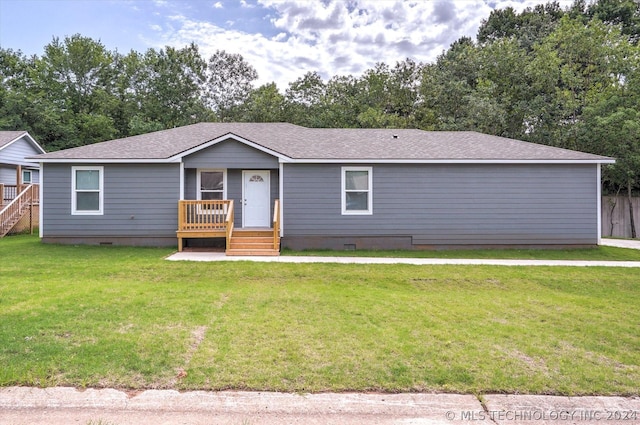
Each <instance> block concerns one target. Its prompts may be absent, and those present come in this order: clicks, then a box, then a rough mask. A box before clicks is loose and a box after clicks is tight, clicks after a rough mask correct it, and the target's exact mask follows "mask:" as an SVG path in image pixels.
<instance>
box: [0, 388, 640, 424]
mask: <svg viewBox="0 0 640 425" xmlns="http://www.w3.org/2000/svg"><path fill="white" fill-rule="evenodd" d="M481 399H482V402H481V401H480V399H479V398H478V397H476V396H474V395H460V394H435V393H416V394H361V393H345V394H289V393H261V392H236V391H222V392H207V391H193V392H185V393H179V392H177V391H173V390H163V391H158V390H148V391H144V392H141V393H138V394H127V393H125V392H122V391H118V390H113V389H102V390H95V389H87V390H84V391H79V390H76V389H74V388H61V387H58V388H45V389H39V388H26V387H9V388H2V389H0V424H2V425H23V424H24V425H26V424H30V425H39V424H42V425H44V424H47V425H62V424H65V425H66V424H81V425H88V424H93V425H98V424H100V425H127V424H131V425H133V424H136V425H151V424H153V425H163V424H166V425H169V424H171V425H173V424H194V425H200V424H202V425H204V424H207V425H212V424H216V425H222V424H230V425H231V424H233V425H243V424H246V425H258V424H264V425H270V424H346V425H349V424H396V425H421V424H425V425H426V424H456V423H476V424H494V425H495V424H508V425H514V424H536V425H538V424H582V423H606V424H625V425H629V424H639V423H640V399H639V398H637V397H636V398H625V397H554V396H527V395H503V394H487V395H483V396H482V397H481Z"/></svg>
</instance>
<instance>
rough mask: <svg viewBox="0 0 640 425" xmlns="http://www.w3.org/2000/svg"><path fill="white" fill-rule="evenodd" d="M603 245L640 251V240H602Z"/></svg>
mask: <svg viewBox="0 0 640 425" xmlns="http://www.w3.org/2000/svg"><path fill="white" fill-rule="evenodd" d="M601 244H602V245H605V246H615V247H617V248H630V249H640V239H611V238H602V241H601Z"/></svg>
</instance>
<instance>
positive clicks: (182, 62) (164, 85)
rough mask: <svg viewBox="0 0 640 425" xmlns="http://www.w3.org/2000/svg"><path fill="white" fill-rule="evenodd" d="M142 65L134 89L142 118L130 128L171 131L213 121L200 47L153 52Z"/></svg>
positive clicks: (145, 58) (149, 52) (167, 48)
mask: <svg viewBox="0 0 640 425" xmlns="http://www.w3.org/2000/svg"><path fill="white" fill-rule="evenodd" d="M142 64H143V67H142V69H140V70H139V74H138V75H136V76H135V83H136V84H135V85H134V91H135V93H136V98H137V99H136V100H137V101H138V102H139V103H140V105H141V108H140V115H139V116H138V118H137V119H136V120H135V121H132V122H131V123H130V125H132V126H133V125H134V124H136V123H146V124H145V126H144V127H143V128H159V127H162V128H171V127H178V126H183V125H188V124H194V123H197V122H201V121H209V120H211V118H212V114H211V113H210V110H208V109H207V108H206V107H205V101H204V96H205V93H204V92H203V87H204V86H205V81H206V74H205V71H206V61H205V60H204V59H203V58H202V56H201V55H200V52H199V50H198V46H196V45H195V44H193V43H191V44H190V45H188V46H185V47H184V48H182V49H176V48H173V47H169V46H167V47H165V48H164V49H161V50H159V51H156V50H154V49H149V50H147V52H146V53H145V55H144V58H143V61H142ZM132 130H133V129H132ZM134 131H135V130H134Z"/></svg>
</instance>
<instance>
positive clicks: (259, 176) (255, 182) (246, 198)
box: [242, 170, 271, 227]
mask: <svg viewBox="0 0 640 425" xmlns="http://www.w3.org/2000/svg"><path fill="white" fill-rule="evenodd" d="M270 175H271V173H270V172H269V171H268V170H267V171H265V170H260V171H251V170H243V171H242V182H243V183H242V198H243V202H242V227H270V224H271V223H269V221H270V220H269V218H270V217H271V214H270V213H271V210H270V208H269V206H270V205H269V204H270V202H269V201H270V200H271V190H270V188H271V184H270V182H269V178H270Z"/></svg>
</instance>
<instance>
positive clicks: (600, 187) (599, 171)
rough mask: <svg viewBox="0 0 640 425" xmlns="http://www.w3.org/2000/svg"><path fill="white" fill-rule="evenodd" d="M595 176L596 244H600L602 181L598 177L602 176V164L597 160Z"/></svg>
mask: <svg viewBox="0 0 640 425" xmlns="http://www.w3.org/2000/svg"><path fill="white" fill-rule="evenodd" d="M596 167H597V168H596V170H597V171H596V178H597V179H598V180H597V185H596V187H597V188H598V190H597V193H598V194H597V211H598V220H597V221H598V245H600V244H601V243H602V182H601V181H600V179H601V178H602V176H601V174H602V164H600V163H599V162H598V164H597V165H596Z"/></svg>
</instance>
